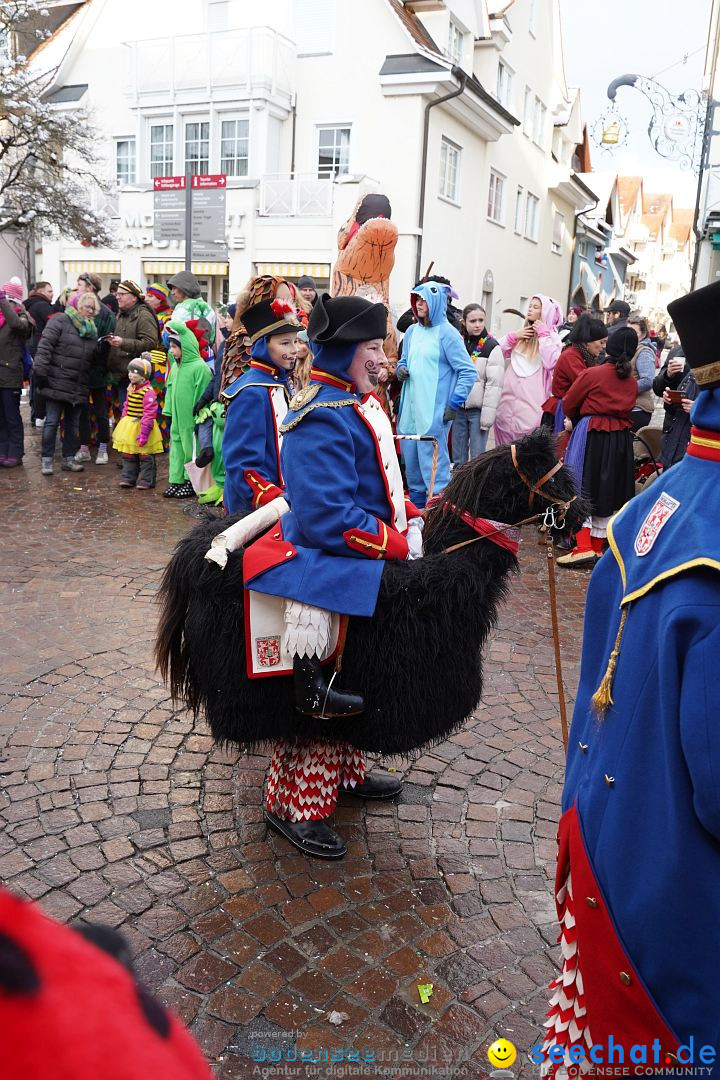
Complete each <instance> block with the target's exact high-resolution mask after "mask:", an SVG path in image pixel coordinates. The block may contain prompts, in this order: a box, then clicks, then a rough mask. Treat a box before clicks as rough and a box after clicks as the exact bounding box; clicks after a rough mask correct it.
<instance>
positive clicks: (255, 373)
mask: <svg viewBox="0 0 720 1080" xmlns="http://www.w3.org/2000/svg"><path fill="white" fill-rule="evenodd" d="M243 320H244V323H245V329H246V330H247V332H248V335H249V337H250V342H251V348H250V356H251V358H252V359H251V360H250V367H249V368H248V370H247V371H246V372H244V374H242V375H241V376H240V378H239V379H236V381H235V382H234V383H231V385H230V386H228V387H227V388H226V389H225V390H224V391H223V393H222V394H221V400H223V401H224V402H226V404H227V416H226V419H225V432H224V434H223V444H222V452H223V459H224V462H225V473H226V476H225V506H226V508H227V511H228V513H229V514H239V513H241V511H243V510H257V508H258V506H264V505H265V503H267V502H270V501H271V500H272V499H275V498H277V497H278V496H279V495H282V493H283V486H284V485H283V475H282V468H281V465H280V446H281V443H282V435H281V434H280V424H281V423H282V420H283V417H284V416H285V414H286V413H287V407H288V402H289V400H290V395H289V393H288V373H289V372H290V371H292V369H293V367H294V364H295V357H296V354H297V335H298V330H300V329H301V326H300V323H299V322H297V320H296V318H295V313H294V311H293V309H292V307H291V306H290V305H289V304H287V303H285V302H284V301H282V300H272V301H271V300H263V301H262V302H261V303H259V304H255V305H253V307H250V308H248V309H247V311H245V312H244V313H243Z"/></svg>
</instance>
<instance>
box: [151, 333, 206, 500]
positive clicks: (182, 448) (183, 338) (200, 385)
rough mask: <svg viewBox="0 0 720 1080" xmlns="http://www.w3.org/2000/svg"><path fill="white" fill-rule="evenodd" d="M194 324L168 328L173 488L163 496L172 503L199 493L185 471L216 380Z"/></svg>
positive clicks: (167, 397) (168, 413)
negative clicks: (201, 407) (197, 411)
mask: <svg viewBox="0 0 720 1080" xmlns="http://www.w3.org/2000/svg"><path fill="white" fill-rule="evenodd" d="M196 322H197V320H191V321H190V322H189V323H187V324H185V323H182V322H176V321H175V320H174V319H173V320H171V321H170V322H169V323H168V324H167V326H166V327H165V329H166V332H167V336H168V342H169V346H168V347H169V352H170V353H171V355H172V357H173V360H174V361H175V362H174V363H173V364H172V366H171V368H170V372H169V374H168V378H167V384H166V388H165V405H164V412H165V415H166V416H169V417H170V418H171V423H170V470H169V480H170V486H169V487H168V488H167V489H166V490H165V491H164V492H163V495H164V496H165V497H166V498H168V499H191V498H194V496H195V490H194V488H193V486H192V484H191V483H190V479H189V477H188V474H187V472H186V470H185V463H186V462H188V461H192V460H193V456H194V452H195V451H194V434H195V424H196V422H197V421H196V418H195V416H194V415H193V409H194V407H195V404H196V403H197V401H199V399H200V398H201V397H202V394H203V391H204V390H205V388H206V386H207V384H208V383H209V382H210V380H211V379H212V372H211V371H210V368H209V367H208V365H207V364H206V363H205V361H204V360H203V358H202V356H201V355H200V346H199V343H198V338H197V335H196V333H195V332H194V327H193V324H194V323H196Z"/></svg>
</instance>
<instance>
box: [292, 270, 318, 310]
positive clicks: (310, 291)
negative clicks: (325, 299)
mask: <svg viewBox="0 0 720 1080" xmlns="http://www.w3.org/2000/svg"><path fill="white" fill-rule="evenodd" d="M297 287H298V289H299V290H300V294H301V296H303V297H304V299H305V300H307V302H308V304H311V305H312V306H313V307H315V304H316V302H317V298H318V291H317V285H316V284H315V278H312V277H310V275H309V274H303V276H302V277H300V278H298V283H297Z"/></svg>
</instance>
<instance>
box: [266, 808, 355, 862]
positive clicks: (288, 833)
mask: <svg viewBox="0 0 720 1080" xmlns="http://www.w3.org/2000/svg"><path fill="white" fill-rule="evenodd" d="M264 816H265V820H266V821H267V823H268V825H269V826H270V827H271V828H273V829H275V831H276V832H279V833H280V835H281V836H284V837H285V839H286V840H289V841H290V843H291V844H293V845H294V846H295V847H296V848H298V849H299V850H300V851H302V852H303V853H304V854H305V855H314V856H315V858H316V859H342V857H343V855H346V854H347V847H346V846H345V844H344V843H343V841H342V840H341V839H340V837H339V836H338V834H337V833H336V832H335V830H334V829H331V828H330V826H329V825H328V824H326V823H325V822H324V821H285V819H284V818H280V817H278V816H277V814H270V813H268V811H267V810H265V811H264Z"/></svg>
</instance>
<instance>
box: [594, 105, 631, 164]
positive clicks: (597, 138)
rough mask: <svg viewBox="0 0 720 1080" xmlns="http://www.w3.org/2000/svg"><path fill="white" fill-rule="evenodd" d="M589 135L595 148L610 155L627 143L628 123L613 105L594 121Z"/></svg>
mask: <svg viewBox="0 0 720 1080" xmlns="http://www.w3.org/2000/svg"><path fill="white" fill-rule="evenodd" d="M590 134H591V137H592V140H593V142H594V143H595V145H596V146H598V147H599V148H600V149H601V150H602V151H604V152H606V153H612V152H613V151H614V150H617V149H618V148H619V147H621V146H624V145H625V143H626V142H627V141H628V134H629V128H628V122H627V120H626V119H625V117H624V116H623V115H622V113H621V112H620V110H619V109H618V107H617V105H615V104H614V103H613V104H612V105H610V106H608V108H607V109H605V112H604V113H603V114H602V115H601V116H599V117H598V119H597V120H596V121H595V123H594V124H593V126H592V130H591V133H590Z"/></svg>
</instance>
